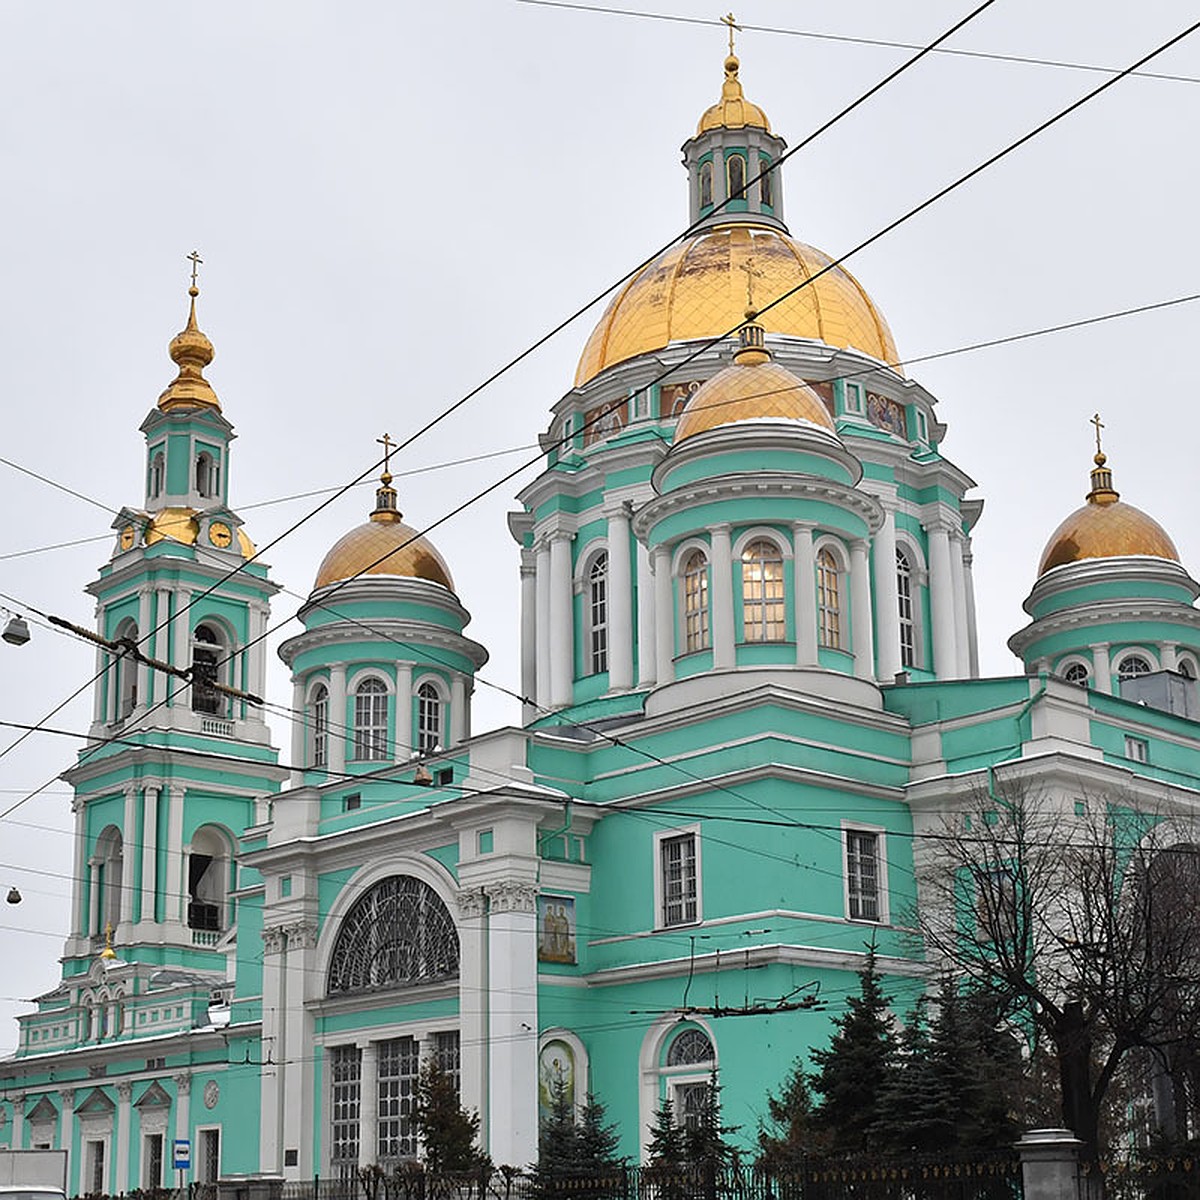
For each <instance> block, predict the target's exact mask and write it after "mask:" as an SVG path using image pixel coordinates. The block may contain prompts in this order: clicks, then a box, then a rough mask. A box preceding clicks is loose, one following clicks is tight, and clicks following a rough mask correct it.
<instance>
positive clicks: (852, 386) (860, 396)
mask: <svg viewBox="0 0 1200 1200" xmlns="http://www.w3.org/2000/svg"><path fill="white" fill-rule="evenodd" d="M844 394H845V397H846V399H845V409H846V412H847V413H848V414H849V415H850V416H852V417H862V416H866V412H867V402H866V398H865V394H864V392H863V385H862V384H861V383H851V382H849V381H847V382H846V384H845V393H844Z"/></svg>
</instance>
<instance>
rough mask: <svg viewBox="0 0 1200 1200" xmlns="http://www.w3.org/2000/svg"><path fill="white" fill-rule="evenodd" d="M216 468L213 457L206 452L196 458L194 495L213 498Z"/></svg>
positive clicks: (215, 489)
mask: <svg viewBox="0 0 1200 1200" xmlns="http://www.w3.org/2000/svg"><path fill="white" fill-rule="evenodd" d="M216 475H217V468H216V464H215V463H214V462H213V457H212V455H211V454H209V453H208V451H207V450H204V451H201V453H200V454H199V455H197V457H196V494H197V495H199V496H213V495H215V494H216V491H217V488H216Z"/></svg>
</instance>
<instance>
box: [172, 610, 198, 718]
mask: <svg viewBox="0 0 1200 1200" xmlns="http://www.w3.org/2000/svg"><path fill="white" fill-rule="evenodd" d="M174 596H175V616H174V617H172V618H171V625H172V629H171V637H172V641H173V644H174V647H175V649H174V651H173V652H172V654H171V665H172V666H174V667H178V668H179V669H180V670H181V671H186V670H187V668H188V667H189V666H191V663H192V648H191V645H190V642H191V630H190V625H191V616H192V614H191V610H190V609H189V610H188V611H187V612H184V611H183V610H184V608H185V606H186V605H187V604H188V603H189V602H190V601H191V599H192V594H191V592H188V591H184V590H183V589H180V590H179V591H177V592H175V593H174ZM167 695H169V696H170V697H171V705H172V707H174V708H187V707H188V705H189V704H191V702H192V696H191V688H188V687H185V686H183V684H182V683H181V682H177V681H176V682H170V683H168V684H167Z"/></svg>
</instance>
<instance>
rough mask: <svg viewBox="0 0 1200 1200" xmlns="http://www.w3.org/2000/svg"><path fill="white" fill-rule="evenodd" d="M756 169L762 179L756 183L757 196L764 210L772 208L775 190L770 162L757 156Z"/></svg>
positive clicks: (763, 157)
mask: <svg viewBox="0 0 1200 1200" xmlns="http://www.w3.org/2000/svg"><path fill="white" fill-rule="evenodd" d="M758 169H759V172H760V173H761V176H762V178H760V179H759V181H758V195H759V199H760V201H761V203H762V205H763V207H764V208H772V207H773V206H774V204H775V188H774V186H773V182H772V181H773V176H772V175H771V160H770V159H769V158H766V157H765V156H763V155H761V154H760V155H759V156H758Z"/></svg>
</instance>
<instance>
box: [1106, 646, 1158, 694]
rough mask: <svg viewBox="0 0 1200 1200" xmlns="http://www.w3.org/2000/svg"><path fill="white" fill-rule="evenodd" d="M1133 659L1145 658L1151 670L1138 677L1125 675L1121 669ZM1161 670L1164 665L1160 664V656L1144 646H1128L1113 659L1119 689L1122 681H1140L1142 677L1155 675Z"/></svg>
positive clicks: (1140, 673)
mask: <svg viewBox="0 0 1200 1200" xmlns="http://www.w3.org/2000/svg"><path fill="white" fill-rule="evenodd" d="M1131 658H1144V659H1145V660H1146V663H1147V665H1148V666H1149V667H1150V670H1149V671H1142V672H1139V673H1138V674H1137V675H1125V674H1123V672H1122V671H1121V667H1122V666H1123V665H1124V664H1125V663H1126V662H1127V661H1128V660H1129V659H1131ZM1161 670H1162V665H1161V664H1160V662H1159V659H1158V655H1157V654H1154V653H1152V652H1151V651H1150V650H1147V649H1146V647H1144V646H1126V647H1124V649H1122V650H1121V651H1120V653H1119V654H1118V655H1116V656H1114V657H1113V673H1114V674H1115V675H1116V677H1117V685H1118V687H1119V686H1120V684H1121V681H1122V680H1125V679H1138V678H1139V677H1140V676H1141V675H1153V674H1154V673H1155V671H1161Z"/></svg>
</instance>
